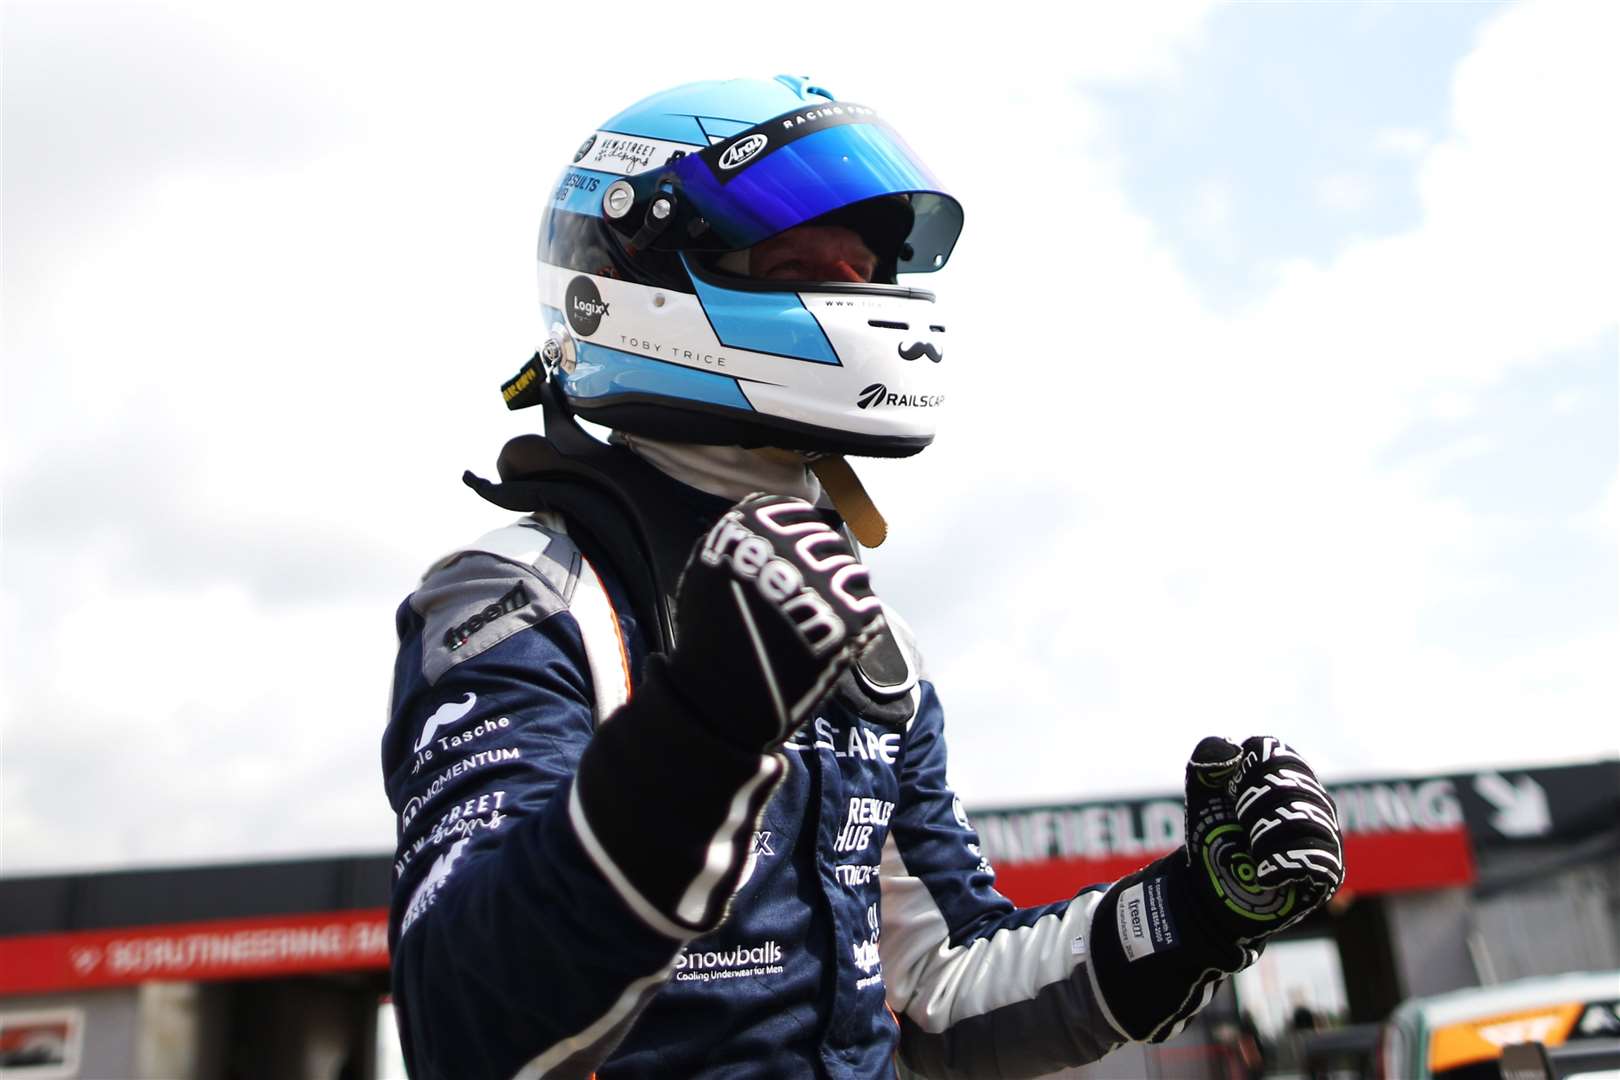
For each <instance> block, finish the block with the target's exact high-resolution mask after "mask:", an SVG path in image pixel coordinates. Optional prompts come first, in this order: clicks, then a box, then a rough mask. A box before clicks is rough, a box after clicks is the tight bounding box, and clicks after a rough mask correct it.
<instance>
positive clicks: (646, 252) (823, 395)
mask: <svg viewBox="0 0 1620 1080" xmlns="http://www.w3.org/2000/svg"><path fill="white" fill-rule="evenodd" d="M812 221H814V222H823V223H829V222H831V223H838V224H847V225H849V226H850V227H853V228H857V229H858V230H860V231H862V234H863V236H864V237H865V238H866V239H867V242H868V245H869V246H871V247H872V248H873V250H874V251H876V252H878V253H879V256H880V258H879V265H880V270H879V277H880V280H878V281H876V282H874V283H870V284H864V283H853V282H804V281H792V282H781V281H760V280H753V279H748V278H745V277H741V276H738V275H735V274H731V273H727V272H726V271H724V270H722V269H721V268H720V267H718V266H717V265H716V260H717V259H718V258H719V257H721V256H722V255H723V253H725V252H728V251H735V250H741V249H744V248H747V247H749V246H751V245H752V244H754V243H757V242H759V241H760V240H763V239H766V238H767V237H769V236H772V235H775V234H777V233H779V232H781V231H783V230H785V229H789V228H793V227H795V226H797V225H799V224H805V223H808V222H812ZM960 228H961V210H960V207H959V206H958V204H957V203H956V201H955V200H954V199H953V198H951V197H950V196H949V195H948V194H947V193H945V192H944V191H943V189H942V188H941V187H940V185H939V183H938V181H937V180H935V179H934V177H933V176H932V174H931V173H929V172H928V170H927V168H926V166H924V165H923V164H922V163H921V162H920V161H919V160H918V159H917V158H916V156H915V154H914V153H913V152H912V151H911V150H910V148H909V147H908V146H906V145H905V143H904V141H903V140H901V139H900V138H899V136H898V135H897V134H895V133H894V131H893V129H891V128H889V127H888V126H887V125H886V124H885V123H884V122H883V121H882V119H881V117H879V116H878V115H877V114H876V112H875V111H874V110H872V109H870V108H867V107H864V106H859V105H852V104H849V103H844V102H838V101H836V100H835V99H834V98H833V97H832V96H831V95H830V94H827V93H826V92H825V91H822V90H819V89H817V88H814V87H811V86H810V85H809V83H808V81H807V80H804V79H798V78H792V77H781V78H778V79H770V80H749V79H734V80H728V81H724V82H704V83H693V84H690V85H687V86H682V87H677V88H675V89H673V90H668V91H665V92H663V93H660V94H655V95H653V96H652V97H650V98H647V99H646V100H644V101H642V102H639V103H637V104H636V105H633V106H631V107H630V108H628V109H626V110H624V111H623V112H620V113H619V114H617V115H616V116H614V117H612V118H611V119H609V120H608V121H606V122H605V123H604V124H603V125H602V126H601V127H600V128H599V129H598V130H596V131H595V132H593V133H591V134H590V136H589V137H588V138H586V139H585V140H584V142H583V143H582V144H581V145H580V147H579V149H578V151H577V152H576V153H575V155H574V161H573V162H572V163H571V164H570V165H568V166H567V167H566V168H565V169H564V171H563V174H562V177H561V179H560V180H559V182H558V184H557V185H556V188H555V191H554V194H553V198H552V201H551V204H550V205H549V206H548V208H547V211H546V214H545V216H544V219H543V220H542V223H541V229H540V245H539V285H540V303H541V308H542V311H543V313H544V316H545V318H546V322H547V326H548V330H549V335H550V338H551V343H550V344H551V347H548V349H547V350H546V352H547V354H548V355H551V356H555V357H557V358H558V361H557V364H556V368H555V371H554V372H553V375H554V377H555V378H556V379H558V381H559V384H560V386H561V389H562V391H563V395H564V397H565V398H566V400H567V402H568V404H569V406H570V407H571V408H572V409H574V411H575V412H577V413H578V414H579V415H580V416H582V417H584V418H585V419H588V420H593V421H596V422H598V423H602V424H606V425H608V426H610V427H615V428H618V429H620V430H625V431H630V432H633V433H637V434H643V435H649V436H653V437H658V438H667V439H675V440H679V441H686V442H700V443H715V444H739V445H745V446H762V445H771V446H781V447H787V448H792V449H802V450H812V451H821V452H834V453H855V454H870V455H880V456H901V455H905V454H911V453H915V452H917V451H918V450H921V449H922V448H923V447H925V446H927V445H928V444H929V442H931V441H932V440H933V437H934V431H935V425H936V423H937V417H938V415H939V412H940V409H941V407H942V406H943V405H944V401H945V390H944V385H943V377H942V376H943V371H944V367H943V359H944V336H945V325H946V324H945V320H944V319H943V318H942V316H941V315H940V313H939V311H938V308H937V306H936V304H935V301H934V296H933V294H932V293H930V292H926V291H923V290H920V289H915V288H909V287H906V286H902V285H900V284H898V283H896V275H897V274H898V273H911V272H927V271H929V270H933V269H937V268H938V267H939V266H942V265H944V262H945V261H946V259H948V257H949V254H950V249H951V246H952V245H954V243H955V239H956V235H957V233H958V232H959V231H960Z"/></svg>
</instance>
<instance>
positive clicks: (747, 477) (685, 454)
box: [609, 431, 821, 504]
mask: <svg viewBox="0 0 1620 1080" xmlns="http://www.w3.org/2000/svg"><path fill="white" fill-rule="evenodd" d="M609 441H611V442H615V443H618V444H619V445H621V446H624V447H626V448H627V449H629V450H631V451H632V452H634V453H635V455H636V456H637V457H639V458H641V459H642V460H643V461H645V462H647V463H648V464H649V465H651V466H653V467H654V468H655V469H657V470H658V471H659V472H661V473H663V474H664V475H665V476H668V477H670V478H671V479H674V480H678V481H680V482H681V483H683V484H685V485H686V486H687V487H692V488H696V489H697V490H699V491H703V492H707V493H708V494H710V495H717V496H719V497H721V498H723V499H725V500H726V501H727V502H736V501H738V500H740V499H743V498H745V497H747V496H749V495H752V494H753V493H754V492H756V491H762V492H765V493H766V494H769V495H792V496H796V497H798V498H801V499H804V500H805V501H806V502H809V503H812V504H814V503H816V502H819V501H820V499H821V482H820V481H818V480H817V479H816V476H815V474H814V473H813V472H811V471H810V469H809V468H808V467H807V466H806V465H804V464H803V463H801V462H786V461H778V460H771V459H768V458H766V457H764V456H763V455H760V454H757V453H755V452H754V451H752V450H746V449H744V448H743V447H740V446H701V445H698V444H696V443H677V442H664V441H663V440H660V439H649V438H647V437H645V436H642V435H631V434H628V433H626V432H623V431H615V432H614V433H613V436H612V438H611V439H610V440H609Z"/></svg>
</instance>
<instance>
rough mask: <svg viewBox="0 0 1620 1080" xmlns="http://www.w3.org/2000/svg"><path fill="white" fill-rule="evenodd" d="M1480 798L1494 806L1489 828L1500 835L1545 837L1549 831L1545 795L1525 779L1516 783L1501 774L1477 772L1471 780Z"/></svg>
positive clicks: (1550, 825) (1536, 785)
mask: <svg viewBox="0 0 1620 1080" xmlns="http://www.w3.org/2000/svg"><path fill="white" fill-rule="evenodd" d="M1474 790H1475V791H1477V792H1479V797H1480V798H1482V799H1484V800H1485V801H1486V802H1488V803H1490V804H1491V805H1492V806H1494V807H1496V813H1494V814H1492V815H1491V825H1492V826H1494V827H1495V829H1496V831H1497V832H1499V833H1501V834H1502V835H1503V836H1545V835H1547V834H1548V833H1550V832H1552V814H1551V813H1549V812H1548V810H1547V793H1546V792H1545V791H1544V790H1542V787H1541V785H1540V784H1538V783H1536V782H1535V781H1534V780H1532V779H1530V777H1528V776H1521V777H1519V779H1518V781H1517V782H1516V783H1515V782H1513V781H1510V780H1508V779H1507V777H1505V776H1503V775H1502V774H1501V773H1493V772H1488V773H1480V774H1479V775H1478V776H1476V777H1474Z"/></svg>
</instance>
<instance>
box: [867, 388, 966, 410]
mask: <svg viewBox="0 0 1620 1080" xmlns="http://www.w3.org/2000/svg"><path fill="white" fill-rule="evenodd" d="M943 404H945V395H944V394H891V393H889V388H888V387H887V386H884V385H883V384H882V383H880V382H875V383H873V384H872V385H871V386H868V387H866V388H865V389H864V390H862V391H861V396H860V397H859V398H857V399H856V401H855V405H856V407H857V408H861V409H875V408H877V407H878V406H879V405H904V406H907V407H908V408H912V409H933V408H937V407H938V406H940V405H943Z"/></svg>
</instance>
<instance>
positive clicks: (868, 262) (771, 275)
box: [748, 225, 877, 281]
mask: <svg viewBox="0 0 1620 1080" xmlns="http://www.w3.org/2000/svg"><path fill="white" fill-rule="evenodd" d="M875 273H877V256H876V255H874V254H872V249H871V248H869V247H867V246H866V243H865V242H864V241H863V240H862V239H861V237H860V234H859V233H857V232H856V231H855V230H854V229H847V228H845V227H844V226H842V225H800V226H799V227H798V228H796V229H789V230H788V231H787V232H784V233H780V234H779V235H776V236H773V237H771V238H770V239H769V240H764V241H761V242H760V243H758V244H755V245H754V247H753V248H752V250H750V251H749V254H748V276H749V277H756V278H763V279H765V280H768V281H871V280H872V275H873V274H875Z"/></svg>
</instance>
